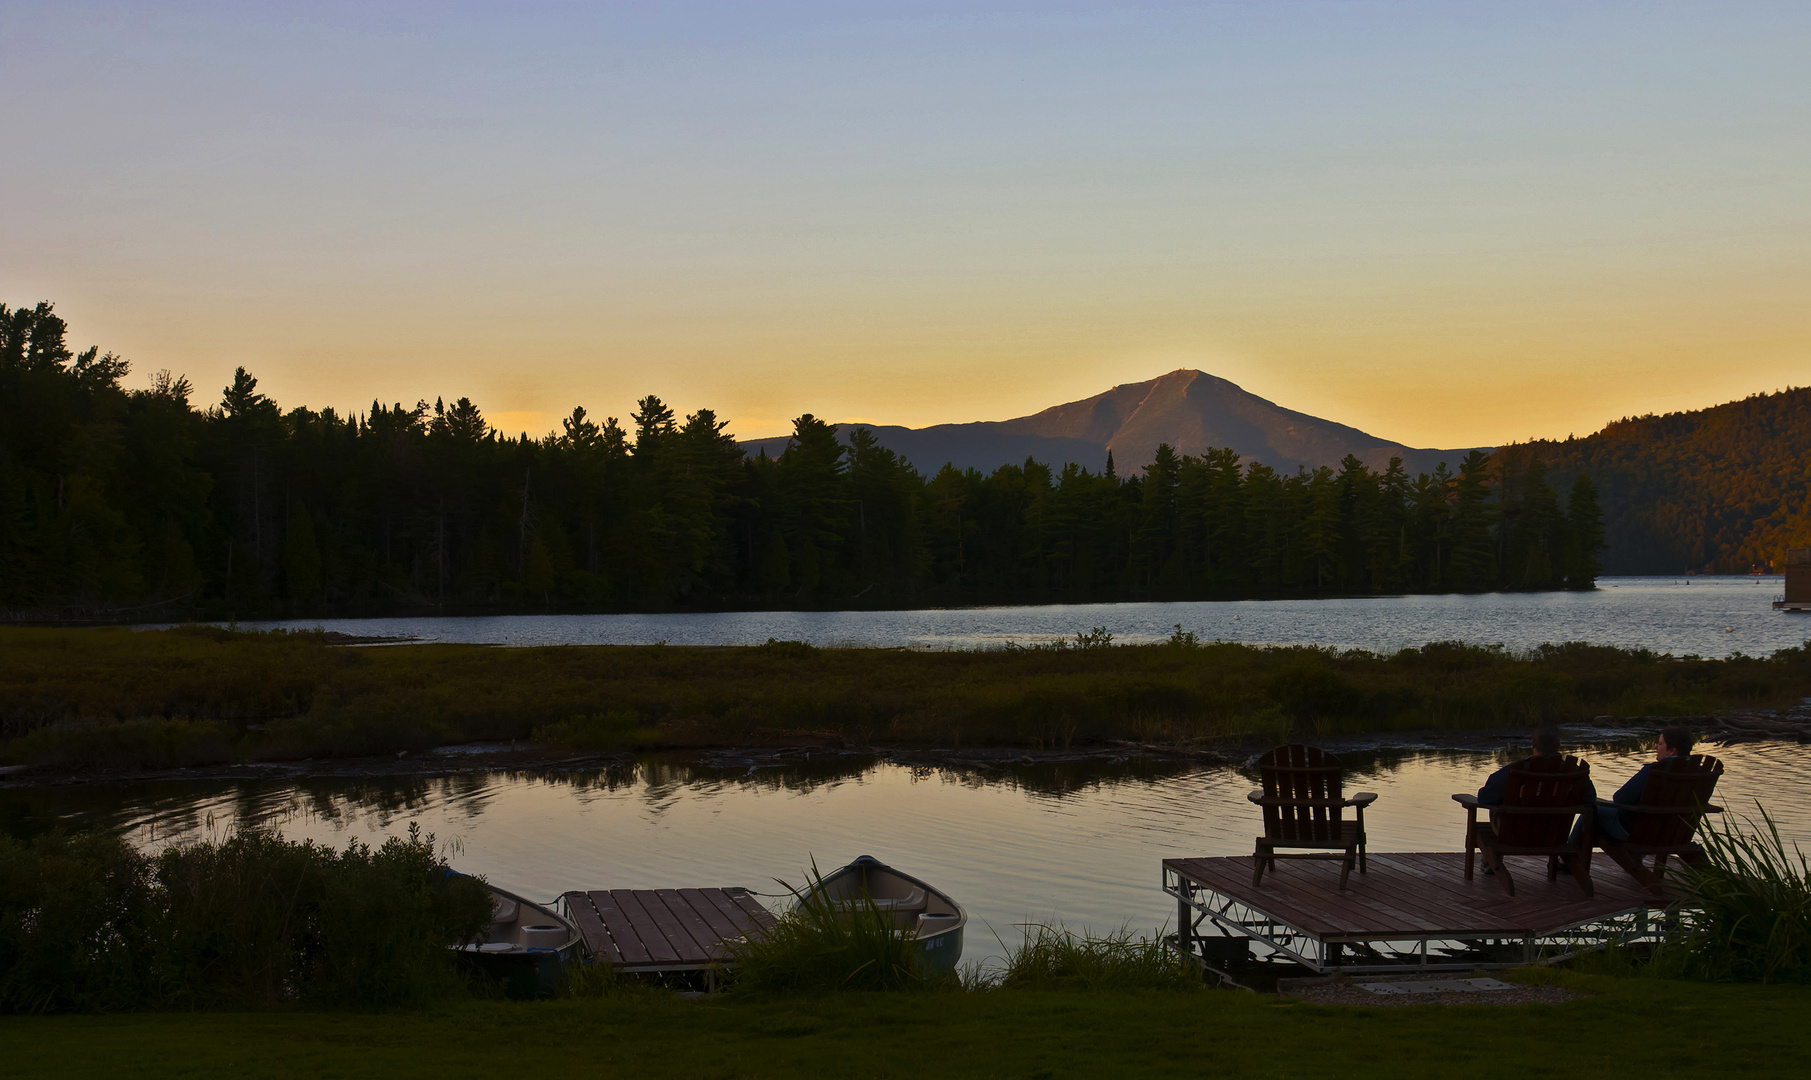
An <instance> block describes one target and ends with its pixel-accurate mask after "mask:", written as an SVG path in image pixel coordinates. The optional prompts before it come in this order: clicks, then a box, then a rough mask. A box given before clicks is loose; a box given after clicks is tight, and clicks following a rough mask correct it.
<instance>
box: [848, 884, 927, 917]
mask: <svg viewBox="0 0 1811 1080" xmlns="http://www.w3.org/2000/svg"><path fill="white" fill-rule="evenodd" d="M925 899H926V898H925V895H924V890H923V889H919V888H914V889H913V890H912V891H911V892H909V893H906V894H905V895H904V896H895V897H887V898H884V899H876V900H875V901H874V906H875V907H876V908H878V909H879V910H881V911H906V912H911V911H923V910H924V906H925ZM865 903H867V899H866V898H865V897H864V898H862V899H859V900H838V901H837V902H836V906H837V907H839V908H843V909H845V910H849V911H853V910H855V909H857V908H859V907H861V906H862V905H863V904H865Z"/></svg>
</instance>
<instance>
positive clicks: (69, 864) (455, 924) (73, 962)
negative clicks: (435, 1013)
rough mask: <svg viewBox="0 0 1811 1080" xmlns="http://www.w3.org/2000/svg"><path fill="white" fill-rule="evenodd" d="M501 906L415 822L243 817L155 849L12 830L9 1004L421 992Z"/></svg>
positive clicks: (7, 894) (453, 974)
mask: <svg viewBox="0 0 1811 1080" xmlns="http://www.w3.org/2000/svg"><path fill="white" fill-rule="evenodd" d="M489 919H490V899H489V894H488V893H487V892H486V890H485V889H484V887H483V885H482V884H481V883H480V882H478V881H477V880H475V879H472V878H467V877H464V876H461V875H455V874H450V873H449V872H448V871H447V870H446V868H445V867H444V866H442V865H441V864H440V862H439V860H438V859H437V858H436V856H435V853H434V842H433V838H432V837H424V836H422V835H421V834H420V833H419V832H418V831H416V830H414V829H411V830H410V833H409V836H408V838H407V839H403V838H400V837H392V838H391V839H389V840H387V841H385V843H384V844H383V846H382V847H379V848H375V849H374V848H371V847H369V846H368V845H365V844H362V843H360V842H358V841H353V842H352V843H351V844H349V845H348V846H347V847H346V849H345V850H344V851H335V850H334V849H332V848H328V847H323V846H320V845H317V844H315V843H313V842H304V843H292V842H290V841H286V840H283V839H281V838H279V837H276V836H272V835H268V834H263V833H240V834H237V835H235V836H233V837H230V838H228V839H227V840H224V841H222V842H220V843H198V844H189V845H182V846H178V847H172V848H169V849H167V850H165V851H164V852H163V853H162V854H161V855H159V856H157V857H156V858H155V859H152V858H148V857H146V856H144V855H141V854H139V853H138V852H136V851H133V850H132V849H131V848H130V847H129V846H128V845H126V844H125V843H124V842H123V841H121V840H119V839H117V838H113V837H103V836H98V835H81V836H65V835H61V834H54V833H53V834H49V835H45V836H40V837H38V838H36V839H34V840H32V841H29V842H25V841H19V840H13V839H9V838H6V837H0V1009H4V1010H7V1011H17V1012H44V1011H57V1010H113V1009H127V1008H146V1007H156V1006H165V1005H183V1006H220V1005H232V1006H244V1005H248V1004H250V1005H274V1004H281V1003H287V1002H313V1003H321V1004H334V1005H347V1006H356V1007H374V1008H381V1007H388V1006H394V1005H409V1004H419V1003H422V1002H425V1001H429V1000H433V999H435V998H440V997H446V996H449V995H453V994H457V993H460V992H462V991H463V989H464V986H465V976H464V975H463V973H462V972H461V970H460V969H459V967H458V965H457V962H456V958H455V957H454V955H453V953H452V952H451V950H450V949H449V948H448V946H449V945H453V944H457V943H459V942H461V941H466V940H470V939H472V938H473V937H475V936H476V935H477V934H478V933H479V932H481V931H482V929H483V927H484V925H485V924H486V923H487V922H488V921H489Z"/></svg>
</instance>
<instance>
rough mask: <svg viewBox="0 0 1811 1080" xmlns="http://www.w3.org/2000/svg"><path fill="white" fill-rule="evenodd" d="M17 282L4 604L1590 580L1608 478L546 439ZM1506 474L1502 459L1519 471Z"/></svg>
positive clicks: (659, 413)
mask: <svg viewBox="0 0 1811 1080" xmlns="http://www.w3.org/2000/svg"><path fill="white" fill-rule="evenodd" d="M65 336H66V328H65V326H64V324H63V322H62V320H61V319H60V318H58V317H57V316H56V315H55V313H54V312H53V311H52V310H51V308H50V306H49V305H43V304H41V305H39V306H38V307H37V308H35V309H25V308H20V309H17V310H11V311H9V310H7V309H6V308H5V307H4V306H0V607H3V608H4V609H5V610H6V612H7V613H8V614H9V615H10V617H13V618H29V617H40V618H43V617H76V616H83V615H87V616H97V617H110V618H144V617H172V616H176V615H185V614H203V615H208V616H213V617H224V616H227V615H239V616H249V615H253V614H285V613H288V614H326V613H352V612H366V611H385V610H416V611H433V610H546V609H562V610H634V609H663V608H674V607H702V608H710V607H719V608H721V607H743V606H747V607H762V606H774V607H845V606H874V607H879V606H898V605H939V604H969V603H1007V602H1010V603H1041V602H1057V601H1071V602H1072V601H1088V600H1117V599H1147V598H1204V597H1265V596H1315V595H1328V594H1340V593H1366V592H1375V591H1397V590H1453V589H1464V590H1480V589H1492V588H1530V589H1541V588H1559V587H1566V586H1570V587H1588V586H1589V585H1590V584H1591V581H1592V579H1593V578H1594V577H1595V576H1596V574H1597V556H1598V551H1599V549H1600V547H1601V529H1600V524H1599V517H1598V511H1597V507H1596V502H1595V497H1594V494H1593V490H1592V488H1591V484H1590V482H1589V481H1588V480H1585V479H1582V478H1580V479H1575V480H1573V481H1572V482H1570V483H1569V484H1568V487H1567V491H1568V492H1569V496H1568V498H1567V499H1566V500H1565V505H1562V500H1561V499H1560V497H1559V495H1558V494H1557V493H1556V491H1555V490H1554V488H1553V487H1552V486H1551V485H1550V484H1549V483H1548V482H1547V481H1546V479H1545V477H1544V464H1543V461H1542V459H1541V458H1540V457H1538V456H1535V455H1528V461H1527V463H1526V465H1525V466H1523V467H1519V468H1516V469H1514V470H1512V471H1510V472H1508V473H1507V474H1505V473H1504V472H1503V470H1502V469H1500V468H1496V469H1493V467H1492V462H1491V459H1490V458H1489V457H1487V456H1486V455H1485V454H1483V453H1473V454H1471V455H1470V456H1468V457H1467V458H1466V459H1465V461H1464V462H1463V463H1461V464H1460V466H1459V468H1458V471H1457V472H1456V473H1453V474H1448V473H1447V472H1446V471H1445V469H1444V468H1442V469H1439V470H1437V471H1436V472H1435V473H1433V474H1423V475H1420V476H1414V477H1411V476H1409V475H1408V474H1407V473H1406V472H1405V471H1404V470H1403V469H1402V468H1401V467H1400V464H1399V463H1397V464H1394V465H1392V466H1391V467H1389V468H1386V469H1385V470H1384V471H1382V472H1375V471H1372V470H1371V469H1369V468H1367V467H1366V466H1365V465H1364V464H1363V463H1361V462H1360V461H1359V460H1358V459H1357V458H1356V457H1352V456H1348V457H1347V458H1346V460H1345V462H1344V463H1343V465H1342V467H1341V468H1340V469H1337V470H1336V469H1330V468H1320V469H1316V470H1308V469H1305V468H1304V469H1298V470H1297V471H1295V472H1291V473H1279V472H1278V471H1276V470H1274V469H1272V468H1270V467H1268V466H1265V465H1262V464H1252V465H1249V466H1246V467H1241V465H1240V464H1239V458H1238V455H1237V454H1236V453H1235V452H1234V451H1232V450H1225V449H1222V450H1208V451H1206V452H1203V453H1200V454H1196V455H1185V456H1183V455H1177V454H1176V453H1175V452H1174V451H1173V450H1171V448H1170V447H1168V446H1160V447H1158V449H1157V453H1156V460H1155V461H1154V462H1153V463H1152V464H1150V465H1149V466H1147V467H1145V468H1143V469H1140V470H1137V472H1136V474H1135V475H1126V476H1121V475H1118V474H1117V473H1116V472H1115V471H1114V469H1113V466H1112V461H1111V458H1109V459H1108V462H1107V466H1106V468H1105V469H1103V470H1101V471H1099V472H1090V471H1087V470H1084V469H1081V468H1079V467H1076V466H1073V465H1071V466H1067V467H1065V468H1064V469H1062V470H1061V471H1060V472H1053V471H1052V470H1051V469H1050V468H1048V467H1046V466H1044V465H1040V464H1038V463H1037V462H1034V461H1027V462H1025V463H1024V464H1023V465H1018V466H1007V467H1003V468H1000V469H997V470H995V471H994V472H992V473H991V474H990V475H986V476H984V475H982V474H981V473H979V472H977V471H974V470H969V471H958V470H956V469H954V468H948V467H946V468H943V469H941V470H939V471H937V472H935V473H934V474H933V475H931V476H929V477H928V478H927V477H925V476H922V475H920V473H919V472H917V471H916V470H915V469H914V468H913V467H912V465H911V464H910V463H908V462H906V461H905V460H903V459H901V458H900V457H899V456H898V455H896V454H894V453H893V452H892V451H890V450H887V449H885V448H884V447H882V446H880V445H879V444H878V443H877V442H876V441H875V440H874V439H873V438H872V437H871V436H870V435H869V434H868V433H865V432H858V433H856V434H855V435H854V436H853V437H852V438H851V440H850V445H849V446H846V447H845V446H844V445H842V444H841V443H839V442H838V440H837V438H836V435H835V432H834V430H833V429H832V428H831V427H830V425H828V424H825V423H823V422H821V421H819V420H817V419H815V418H813V417H812V416H810V415H805V416H801V417H800V418H799V419H798V421H797V422H796V424H795V428H794V433H793V438H792V440H791V442H790V444H789V445H788V447H787V448H786V449H785V450H784V452H782V453H780V454H779V455H778V456H768V455H766V454H758V455H756V456H755V457H753V458H750V457H748V456H747V455H745V454H744V453H743V452H742V450H741V449H740V448H738V447H737V446H736V444H735V442H734V440H733V437H732V435H731V434H730V433H729V432H728V431H726V430H725V427H726V425H725V423H724V422H723V421H720V420H718V419H717V418H716V416H715V414H713V413H712V412H711V411H710V410H709V409H698V410H697V411H695V412H692V413H691V414H689V415H687V416H684V417H683V418H682V417H680V416H678V415H676V414H675V413H674V411H673V410H672V409H671V408H669V407H668V406H667V405H665V404H664V403H662V402H661V401H660V400H659V399H658V398H655V397H648V398H644V399H643V400H642V401H641V402H640V404H639V406H638V408H637V410H636V411H635V413H634V414H633V415H632V416H631V417H630V420H629V423H628V425H627V427H625V426H623V425H622V424H619V423H618V421H617V420H616V419H615V418H610V419H606V420H605V421H604V422H603V423H602V424H599V423H597V422H595V421H594V420H592V419H591V418H590V417H589V416H587V415H586V413H585V410H583V409H582V408H580V409H574V410H573V412H572V415H571V416H569V417H568V418H567V419H565V420H564V421H562V423H561V428H562V430H561V431H560V432H559V433H556V434H550V435H549V436H547V437H546V438H543V439H539V440H534V439H529V438H527V437H526V436H523V437H521V438H515V439H512V438H508V437H505V436H502V435H501V434H500V433H498V432H496V431H494V430H493V429H491V427H490V426H489V425H488V424H487V423H486V422H485V420H484V418H483V416H482V415H480V413H479V411H478V409H477V408H476V407H475V406H473V405H472V403H471V402H470V401H468V400H466V399H464V398H461V399H459V400H458V401H457V402H454V403H453V404H451V405H446V404H445V403H443V402H440V401H436V402H435V403H434V404H432V405H429V404H427V403H425V402H423V403H418V404H416V405H414V406H405V405H401V404H397V405H392V406H384V405H381V404H378V403H376V402H374V403H373V404H372V406H371V409H370V411H369V412H367V413H364V414H362V415H358V416H340V415H338V414H337V413H335V412H334V410H332V409H324V410H320V411H315V410H312V409H308V408H294V409H290V410H288V411H287V412H286V411H284V410H283V409H281V408H280V407H279V406H278V404H277V403H276V402H274V401H271V400H270V399H269V398H268V397H266V396H264V395H262V394H260V393H258V390H257V380H256V379H255V378H253V377H252V376H251V375H250V374H248V373H247V372H246V371H245V370H244V369H240V370H239V372H238V373H237V375H236V376H235V378H234V381H233V384H232V385H231V386H228V387H226V388H224V390H223V391H222V393H221V396H220V398H219V400H218V401H217V402H216V403H213V404H210V405H206V406H205V407H198V405H197V402H196V401H195V400H194V399H195V398H196V396H197V395H196V393H195V390H194V388H193V387H192V386H190V384H189V383H188V381H187V380H186V379H183V378H181V377H180V376H174V375H171V374H169V373H168V372H160V373H158V374H156V375H155V376H153V377H152V379H151V380H150V386H149V388H148V389H142V390H128V389H125V388H124V387H123V386H122V379H123V378H124V376H125V375H126V374H127V371H128V366H127V364H126V362H125V361H124V360H122V359H120V358H118V357H116V356H113V355H112V354H105V355H102V354H100V353H99V352H98V350H96V349H89V350H87V351H86V352H83V353H81V354H79V355H77V354H74V353H73V352H72V351H71V350H70V349H69V348H68V346H67V345H66V344H65V340H64V339H65ZM1505 475H1507V477H1508V479H1507V481H1505V479H1504V476H1505Z"/></svg>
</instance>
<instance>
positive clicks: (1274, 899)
mask: <svg viewBox="0 0 1811 1080" xmlns="http://www.w3.org/2000/svg"><path fill="white" fill-rule="evenodd" d="M1506 861H1507V862H1508V864H1509V869H1510V872H1511V874H1512V875H1513V876H1514V881H1515V887H1516V895H1514V896H1510V895H1509V894H1508V893H1506V892H1504V891H1503V886H1502V885H1501V884H1500V883H1498V881H1497V880H1496V879H1495V878H1494V877H1486V876H1485V875H1484V874H1483V873H1482V872H1480V873H1479V874H1478V875H1477V876H1476V877H1474V878H1473V879H1472V880H1470V881H1467V880H1465V855H1464V854H1463V853H1461V852H1456V851H1453V852H1409V853H1402V854H1378V853H1375V852H1373V853H1371V854H1370V855H1369V856H1368V858H1367V860H1366V862H1367V866H1368V869H1369V872H1368V873H1364V874H1360V873H1356V872H1354V873H1353V874H1352V875H1351V876H1350V877H1349V878H1348V879H1347V888H1346V889H1345V891H1343V892H1342V891H1340V888H1339V863H1338V862H1337V861H1330V862H1318V861H1308V860H1301V861H1292V862H1287V863H1280V864H1279V866H1278V869H1276V870H1274V871H1266V872H1265V874H1264V881H1263V884H1262V885H1259V886H1257V887H1253V886H1252V884H1251V874H1252V856H1250V855H1243V856H1231V857H1224V858H1211V859H1165V860H1163V891H1164V892H1166V893H1168V894H1170V895H1171V896H1173V897H1175V898H1176V916H1177V923H1176V925H1177V928H1178V933H1177V934H1176V936H1175V937H1174V939H1172V940H1173V944H1174V945H1175V947H1176V948H1177V949H1179V950H1180V951H1182V952H1183V953H1184V954H1185V955H1188V956H1193V957H1195V958H1196V959H1198V960H1200V961H1201V962H1202V964H1203V965H1205V966H1206V967H1207V968H1209V969H1210V970H1212V971H1214V972H1216V973H1217V974H1220V975H1221V976H1223V977H1227V978H1230V979H1232V980H1233V981H1235V982H1236V981H1237V978H1238V976H1237V974H1236V973H1235V972H1233V971H1232V970H1231V967H1232V966H1233V964H1234V962H1235V960H1236V958H1237V957H1238V956H1240V955H1243V954H1244V953H1246V952H1247V951H1249V949H1250V946H1252V945H1257V946H1259V947H1261V949H1263V950H1267V951H1268V952H1270V953H1272V954H1274V955H1275V956H1277V957H1278V958H1281V959H1284V960H1289V961H1293V962H1294V963H1296V964H1299V965H1300V966H1302V967H1304V968H1308V969H1310V970H1312V971H1314V972H1318V973H1320V974H1329V973H1331V972H1334V971H1346V972H1378V971H1398V972H1403V971H1412V970H1423V971H1439V970H1461V969H1463V970H1471V969H1475V968H1493V967H1515V966H1518V965H1521V964H1528V963H1534V962H1536V961H1539V960H1552V959H1558V958H1560V957H1563V956H1568V955H1571V954H1572V953H1575V952H1577V951H1579V950H1581V949H1584V948H1590V947H1594V946H1600V945H1604V944H1606V943H1608V942H1611V941H1618V942H1633V941H1655V940H1658V939H1659V937H1660V935H1661V933H1662V931H1663V930H1664V929H1665V928H1666V924H1667V921H1668V915H1667V909H1669V908H1673V907H1675V906H1676V905H1677V904H1678V903H1679V902H1680V899H1681V898H1680V897H1679V896H1678V895H1677V894H1676V893H1673V892H1671V891H1670V889H1669V891H1668V893H1667V894H1666V895H1664V896H1655V895H1653V894H1652V893H1649V892H1648V891H1647V890H1645V889H1643V888H1642V887H1641V886H1640V885H1639V884H1637V883H1636V882H1635V881H1634V879H1632V878H1630V877H1629V876H1628V874H1626V873H1625V872H1623V870H1622V868H1621V867H1618V866H1617V865H1616V864H1615V863H1614V862H1611V861H1610V860H1609V859H1607V858H1603V859H1596V860H1593V863H1592V870H1593V874H1592V884H1593V885H1594V886H1595V887H1596V893H1597V895H1596V896H1594V897H1591V896H1586V895H1585V894H1584V891H1583V890H1582V889H1580V888H1579V885H1578V883H1577V882H1576V881H1574V880H1573V879H1572V878H1571V876H1570V875H1567V874H1561V875H1560V877H1559V880H1557V881H1548V880H1547V860H1546V858H1545V857H1538V858H1537V857H1530V856H1515V855H1511V856H1509V857H1508V858H1507V860H1506ZM1241 939H1242V940H1241ZM1229 946H1230V947H1229Z"/></svg>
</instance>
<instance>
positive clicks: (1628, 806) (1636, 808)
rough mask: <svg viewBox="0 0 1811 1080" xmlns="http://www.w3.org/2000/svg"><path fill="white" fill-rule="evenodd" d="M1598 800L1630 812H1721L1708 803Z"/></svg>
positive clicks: (1721, 810) (1719, 807) (1720, 809)
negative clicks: (1688, 804)
mask: <svg viewBox="0 0 1811 1080" xmlns="http://www.w3.org/2000/svg"><path fill="white" fill-rule="evenodd" d="M1598 802H1599V803H1600V804H1602V805H1604V806H1614V807H1615V808H1616V809H1618V810H1623V811H1627V812H1628V813H1631V814H1721V813H1722V812H1723V808H1722V807H1721V806H1711V805H1710V804H1708V803H1706V804H1705V805H1703V806H1643V805H1641V804H1640V803H1626V802H1606V801H1604V800H1602V799H1599V800H1598Z"/></svg>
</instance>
